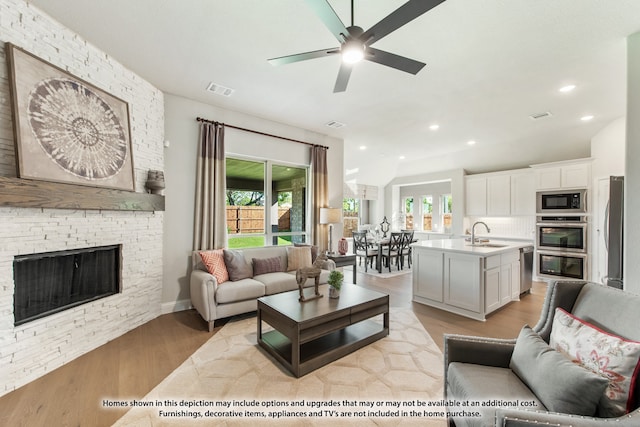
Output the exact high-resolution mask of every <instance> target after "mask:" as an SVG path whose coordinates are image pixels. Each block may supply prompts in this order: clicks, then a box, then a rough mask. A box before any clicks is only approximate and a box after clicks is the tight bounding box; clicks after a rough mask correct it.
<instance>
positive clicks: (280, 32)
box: [30, 0, 640, 185]
mask: <svg viewBox="0 0 640 427" xmlns="http://www.w3.org/2000/svg"><path fill="white" fill-rule="evenodd" d="M317 1H321V0H317ZM30 3H32V4H34V5H36V6H37V7H38V8H40V9H41V10H43V11H45V12H47V13H48V14H50V15H51V16H52V17H54V18H55V19H56V20H58V21H60V22H61V23H62V24H64V25H65V26H67V27H69V28H70V29H72V30H73V31H75V32H77V33H79V34H80V35H81V36H82V37H84V38H86V39H87V40H88V41H89V42H90V43H92V44H94V45H96V46H97V47H99V48H100V49H102V50H104V51H105V52H107V53H108V54H109V55H111V56H113V57H114V58H116V59H117V60H118V61H120V62H121V63H123V64H124V65H125V66H127V67H128V68H130V69H131V70H133V71H135V72H136V73H138V74H140V75H141V76H142V77H144V78H145V79H147V80H148V81H150V82H151V83H152V84H154V85H155V86H156V87H158V88H159V89H161V90H162V91H164V92H166V93H171V94H176V95H180V96H184V97H187V98H191V99H194V100H197V101H200V102H204V103H209V104H213V105H216V106H219V107H222V108H227V109H230V110H234V111H240V112H243V113H247V114H250V115H254V116H258V117H262V118H266V119H270V120H273V121H276V122H281V123H285V124H289V125H293V126H297V127H301V128H305V129H309V130H312V131H316V132H320V133H323V134H328V135H331V136H335V137H338V138H342V139H344V141H345V167H346V170H347V176H346V179H347V180H348V181H355V182H358V183H363V184H378V185H382V184H385V183H386V182H388V181H389V180H390V179H392V178H393V177H395V176H404V175H412V174H418V173H425V172H431V171H434V172H435V171H440V170H445V169H452V168H465V169H466V170H468V171H469V172H472V173H473V172H484V171H491V170H500V169H509V168H516V167H522V166H526V165H529V164H533V163H540V162H545V161H554V160H564V159H569V158H578V157H587V156H589V153H590V152H589V147H590V139H591V137H592V136H593V135H594V134H596V133H597V132H598V131H599V130H601V129H602V128H603V127H604V126H606V125H607V124H609V123H610V122H611V121H613V120H614V119H616V118H618V117H621V116H623V115H624V114H625V103H626V96H625V90H626V83H625V80H626V71H625V70H626V42H625V38H626V37H627V36H628V35H630V34H633V33H635V32H638V31H640V1H638V0H615V1H612V0H535V1H531V0H482V1H479V0H446V1H445V2H444V3H442V4H440V5H439V6H437V7H435V8H434V9H432V10H431V11H429V12H427V13H426V14H424V15H422V16H421V17H419V18H417V19H415V20H414V21H412V22H410V23H408V24H407V25H405V26H403V27H402V28H400V29H399V30H397V31H395V32H393V33H392V34H390V35H388V36H387V37H385V38H384V39H382V40H380V41H379V42H378V43H376V44H375V47H376V48H379V49H383V50H386V51H390V52H393V53H396V54H399V55H403V56H407V57H409V58H412V59H416V60H419V61H422V62H425V63H426V64H427V65H426V67H425V68H424V69H422V71H420V72H419V73H418V74H417V75H415V76H414V75H411V74H406V73H403V72H400V71H397V70H394V69H391V68H388V67H384V66H382V65H379V64H376V63H372V62H368V61H365V62H363V63H360V64H358V65H357V66H356V68H355V69H354V71H353V73H352V74H351V79H350V81H349V85H348V87H347V90H346V92H344V93H337V94H336V93H333V86H334V83H335V79H336V75H337V72H338V69H339V66H340V62H339V61H340V59H339V57H338V56H333V57H327V58H321V59H314V60H310V61H304V62H298V63H295V64H288V65H283V66H278V67H274V66H272V65H270V64H269V63H268V62H267V59H268V58H273V57H278V56H284V55H289V54H294V53H300V52H306V51H312V50H317V49H324V48H329V47H334V46H337V42H336V39H335V38H334V37H333V36H332V34H331V33H330V32H329V31H328V30H327V28H326V27H325V26H324V25H323V23H322V21H321V20H320V19H319V18H318V17H317V16H316V15H315V14H314V13H313V11H312V10H311V8H310V7H309V6H308V4H307V3H306V2H304V1H301V0H269V1H257V0H256V1H250V0H238V1H229V0H135V1H131V0H91V1H86V0H31V1H30ZM329 3H330V4H331V5H332V6H333V8H334V10H335V11H336V13H337V14H338V16H339V17H340V18H341V19H342V21H343V22H344V23H345V25H349V23H350V20H351V14H350V1H349V0H329ZM403 3H405V1H404V0H367V1H364V0H355V23H356V25H359V26H361V27H363V28H364V29H365V30H366V29H367V28H369V27H371V26H372V25H373V24H375V23H376V22H378V21H379V20H381V19H382V18H384V17H385V16H386V15H388V14H389V13H390V12H392V11H393V10H395V9H396V8H398V7H399V6H401V5H402V4H403ZM211 82H213V83H216V84H219V85H222V86H225V87H229V88H232V89H234V90H235V91H234V93H233V94H232V96H230V97H223V96H219V95H215V94H212V93H211V92H208V91H207V90H206V89H207V86H208V85H209V84H210V83H211ZM568 84H573V85H575V86H576V88H575V89H574V90H573V91H571V92H568V93H562V92H559V91H558V89H559V88H560V87H563V86H565V85H568ZM546 112H549V113H551V115H550V116H548V117H546V118H542V119H538V120H534V119H532V118H530V115H532V114H538V113H546ZM585 116H593V119H592V120H590V121H582V120H581V118H582V117H585ZM330 121H338V122H341V123H344V124H345V125H346V126H344V127H342V128H339V129H332V128H330V127H327V126H326V125H325V124H326V123H328V122H330ZM434 124H438V125H439V128H438V129H437V130H432V129H430V126H431V125H434ZM470 140H473V141H476V144H475V145H468V141H470ZM361 147H366V148H361Z"/></svg>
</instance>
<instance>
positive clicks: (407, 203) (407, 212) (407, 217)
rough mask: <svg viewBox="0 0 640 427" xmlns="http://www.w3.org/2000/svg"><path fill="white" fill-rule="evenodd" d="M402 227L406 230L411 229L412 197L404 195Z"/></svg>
mask: <svg viewBox="0 0 640 427" xmlns="http://www.w3.org/2000/svg"><path fill="white" fill-rule="evenodd" d="M403 207H404V212H403V213H404V228H405V229H407V230H413V197H406V198H405V199H404V204H403Z"/></svg>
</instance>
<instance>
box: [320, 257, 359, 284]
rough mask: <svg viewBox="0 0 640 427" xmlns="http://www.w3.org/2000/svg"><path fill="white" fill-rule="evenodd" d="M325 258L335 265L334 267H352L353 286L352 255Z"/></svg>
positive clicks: (354, 266)
mask: <svg viewBox="0 0 640 427" xmlns="http://www.w3.org/2000/svg"><path fill="white" fill-rule="evenodd" d="M327 258H328V259H330V260H332V261H333V262H335V263H336V267H348V266H350V265H351V266H353V284H354V285H355V284H356V256H355V254H353V255H340V254H327Z"/></svg>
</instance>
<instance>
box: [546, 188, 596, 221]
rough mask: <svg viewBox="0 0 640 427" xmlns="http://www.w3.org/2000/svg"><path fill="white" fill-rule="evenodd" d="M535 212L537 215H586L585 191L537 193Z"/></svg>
mask: <svg viewBox="0 0 640 427" xmlns="http://www.w3.org/2000/svg"><path fill="white" fill-rule="evenodd" d="M536 211H537V213H538V215H545V214H574V213H576V214H582V213H586V212H587V190H584V189H583V190H559V191H538V192H537V193H536Z"/></svg>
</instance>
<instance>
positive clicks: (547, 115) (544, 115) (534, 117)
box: [529, 111, 551, 120]
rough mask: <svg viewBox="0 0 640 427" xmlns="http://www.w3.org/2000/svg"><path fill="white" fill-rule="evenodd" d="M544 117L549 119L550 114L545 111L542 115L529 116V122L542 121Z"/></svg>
mask: <svg viewBox="0 0 640 427" xmlns="http://www.w3.org/2000/svg"><path fill="white" fill-rule="evenodd" d="M545 117H551V113H550V112H548V111H545V112H544V113H536V114H532V115H530V116H529V118H530V119H531V120H539V119H544V118H545Z"/></svg>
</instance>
